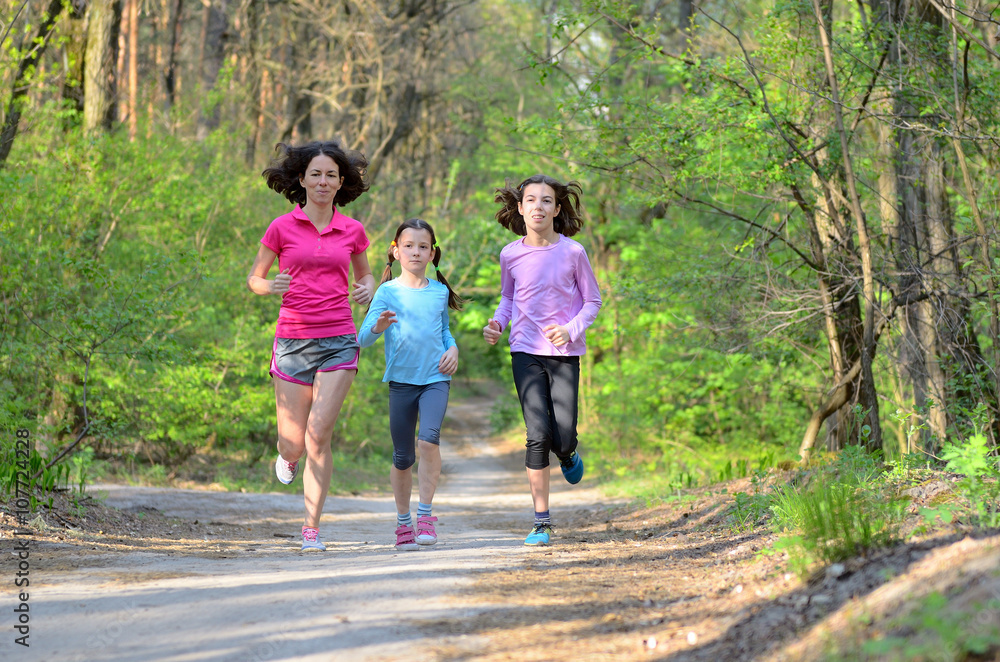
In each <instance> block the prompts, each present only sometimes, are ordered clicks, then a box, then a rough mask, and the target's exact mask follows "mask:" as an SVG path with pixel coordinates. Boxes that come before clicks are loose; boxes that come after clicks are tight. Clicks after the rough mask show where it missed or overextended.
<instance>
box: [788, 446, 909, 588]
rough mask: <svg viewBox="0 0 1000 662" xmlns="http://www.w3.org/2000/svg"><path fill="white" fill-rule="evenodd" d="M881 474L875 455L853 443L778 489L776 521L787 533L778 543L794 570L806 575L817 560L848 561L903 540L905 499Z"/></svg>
mask: <svg viewBox="0 0 1000 662" xmlns="http://www.w3.org/2000/svg"><path fill="white" fill-rule="evenodd" d="M880 473H881V472H880V468H879V466H878V464H877V456H876V455H874V454H868V453H867V452H866V451H864V449H863V448H861V447H849V448H848V449H844V450H843V451H841V453H840V455H839V456H838V457H837V459H836V460H835V461H834V462H832V463H830V464H829V465H826V466H824V467H822V468H821V469H819V470H817V471H816V473H814V474H813V475H812V476H811V477H810V478H809V480H808V481H807V482H805V483H803V484H801V485H797V486H796V485H785V486H783V487H779V488H777V489H776V490H775V491H774V493H773V496H772V498H773V503H772V505H771V510H772V512H773V514H774V522H773V525H774V528H775V530H776V531H778V532H780V533H782V536H781V538H780V539H779V540H778V542H777V543H776V545H775V548H776V549H779V550H785V551H787V552H788V554H789V565H790V567H791V568H792V570H793V571H794V572H796V573H797V574H799V575H802V576H805V575H807V574H808V573H809V572H810V571H811V570H812V568H813V567H815V565H816V564H817V563H827V564H828V563H835V562H838V561H843V560H845V559H848V558H851V557H853V556H856V555H858V554H860V553H862V552H864V551H867V550H870V549H875V548H879V547H885V546H888V545H890V544H892V543H893V542H895V541H896V540H898V537H899V530H900V527H901V525H902V522H903V519H904V517H905V502H904V501H901V500H900V499H898V498H896V497H895V496H894V495H893V494H892V493H891V492H890V490H889V486H888V485H887V484H886V483H885V482H884V481H882V480H881V479H880Z"/></svg>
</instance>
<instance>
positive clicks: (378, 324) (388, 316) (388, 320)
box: [372, 310, 397, 333]
mask: <svg viewBox="0 0 1000 662" xmlns="http://www.w3.org/2000/svg"><path fill="white" fill-rule="evenodd" d="M396 321H397V320H396V313H394V312H392V311H391V310H386V311H384V312H383V313H382V314H381V315H379V316H378V319H377V320H375V326H373V327H372V332H373V333H382V332H383V331H385V330H386V329H388V328H389V327H390V326H392V325H393V324H395V323H396Z"/></svg>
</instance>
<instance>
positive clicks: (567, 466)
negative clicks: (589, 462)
mask: <svg viewBox="0 0 1000 662" xmlns="http://www.w3.org/2000/svg"><path fill="white" fill-rule="evenodd" d="M559 468H560V469H562V472H563V476H565V478H566V482H567V483H569V484H570V485H576V484H577V483H579V482H580V480H581V479H583V460H582V459H581V458H580V454H579V453H577V452H576V451H573V454H572V455H570V456H569V457H567V458H566V459H565V460H563V461H562V462H560V463H559Z"/></svg>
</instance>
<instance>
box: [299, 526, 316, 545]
mask: <svg viewBox="0 0 1000 662" xmlns="http://www.w3.org/2000/svg"><path fill="white" fill-rule="evenodd" d="M318 538H319V529H314V528H313V527H311V526H303V527H302V539H303V540H305V541H306V542H316V540H317V539H318Z"/></svg>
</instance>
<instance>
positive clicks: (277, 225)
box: [260, 205, 369, 338]
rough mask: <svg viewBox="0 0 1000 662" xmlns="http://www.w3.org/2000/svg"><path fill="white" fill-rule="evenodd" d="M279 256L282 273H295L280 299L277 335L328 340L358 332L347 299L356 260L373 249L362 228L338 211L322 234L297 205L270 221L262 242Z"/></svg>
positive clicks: (334, 212)
mask: <svg viewBox="0 0 1000 662" xmlns="http://www.w3.org/2000/svg"><path fill="white" fill-rule="evenodd" d="M260 243H262V244H264V245H265V246H267V247H268V248H270V249H271V250H272V251H274V252H275V253H277V254H278V268H279V270H280V271H285V270H286V269H291V272H290V273H291V275H292V282H291V287H290V289H289V290H288V291H287V292H285V293H284V294H283V295H282V297H281V312H280V313H279V314H278V326H277V328H276V329H275V332H274V335H275V336H277V337H279V338H329V337H332V336H343V335H347V334H354V333H357V330H356V329H355V328H354V319H353V317H352V316H351V302H350V300H349V298H348V295H349V292H348V269H349V268H350V265H351V256H352V255H356V254H358V253H361V252H363V251H364V250H365V249H366V248H368V244H369V241H368V235H366V234H365V228H364V226H363V225H361V223H359V222H358V221H356V220H354V219H353V218H350V217H348V216H344V215H343V214H341V213H340V211H338V210H337V209H336V208H334V210H333V218H332V219H330V224H329V225H327V226H326V227H325V228H323V230H322V231H321V232H317V231H316V226H314V225H313V224H312V221H310V220H309V217H308V216H306V213H305V212H304V211H302V209H301V208H300V207H299V206H298V205H296V206H295V209H293V210H292V211H291V212H289V213H288V214H285V215H283V216H279V217H278V218H276V219H274V220H273V221H271V225H269V226H268V228H267V231H266V232H264V237H263V238H262V239H261V240H260Z"/></svg>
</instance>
